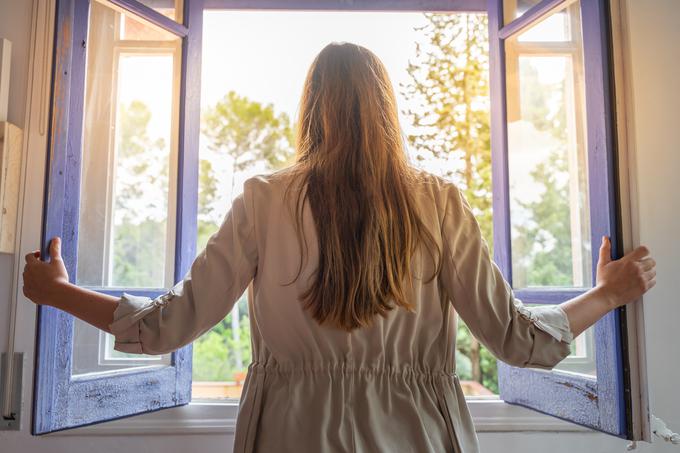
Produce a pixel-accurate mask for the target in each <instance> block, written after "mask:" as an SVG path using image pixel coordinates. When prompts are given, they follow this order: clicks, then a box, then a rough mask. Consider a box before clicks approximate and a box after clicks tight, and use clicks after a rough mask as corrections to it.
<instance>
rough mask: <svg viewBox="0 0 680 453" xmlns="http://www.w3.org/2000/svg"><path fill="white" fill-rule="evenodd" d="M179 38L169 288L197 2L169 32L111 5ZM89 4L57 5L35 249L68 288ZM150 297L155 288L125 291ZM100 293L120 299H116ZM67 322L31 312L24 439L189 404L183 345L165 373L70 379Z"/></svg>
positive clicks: (190, 105) (182, 249)
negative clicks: (32, 351)
mask: <svg viewBox="0 0 680 453" xmlns="http://www.w3.org/2000/svg"><path fill="white" fill-rule="evenodd" d="M111 2H112V3H114V4H116V5H117V6H118V7H120V8H123V9H125V10H126V11H129V12H130V13H134V14H135V15H137V16H140V17H143V18H145V19H146V20H148V21H150V22H152V23H154V24H155V25H157V26H159V27H162V28H164V29H166V30H168V31H169V32H171V33H173V34H175V35H177V36H179V37H181V38H182V61H181V65H182V69H181V73H182V80H181V83H180V111H179V120H180V122H179V124H180V129H179V140H178V143H179V152H178V191H177V192H178V196H177V226H176V227H177V229H176V231H177V238H176V247H175V263H174V265H175V272H174V277H175V280H176V281H178V280H180V279H181V278H182V277H183V276H184V274H185V273H186V272H187V271H188V270H189V267H190V265H191V263H192V262H193V259H194V257H195V251H196V228H197V227H196V222H197V218H196V209H197V199H198V131H199V121H200V80H201V74H200V71H201V69H200V66H201V31H202V24H203V4H202V0H184V16H183V17H184V23H183V24H178V23H176V22H174V21H172V20H171V19H168V18H166V17H164V16H163V15H161V14H160V13H158V12H156V11H155V10H153V9H151V8H149V7H147V6H145V5H143V4H141V3H138V2H136V1H133V0H111ZM89 7H90V1H89V0H58V1H57V10H56V27H55V30H56V31H55V50H54V52H55V54H54V55H55V58H54V66H53V86H52V106H51V109H52V112H51V115H52V122H51V124H50V129H51V131H50V137H51V142H50V147H49V152H48V159H47V167H46V176H45V177H46V181H45V205H44V208H43V234H42V243H41V250H42V254H43V256H46V255H47V247H48V244H49V240H50V238H52V237H54V236H61V237H62V240H63V245H62V254H63V258H64V263H65V264H66V267H67V269H68V272H69V275H70V278H71V280H74V279H75V275H76V266H77V262H76V261H77V243H78V215H79V197H80V166H81V154H82V149H81V137H82V120H83V106H84V99H83V97H84V83H85V57H86V49H85V44H86V42H87V27H88V15H89ZM126 291H128V292H130V293H134V294H138V295H145V296H150V297H155V296H157V295H159V294H162V293H164V292H165V290H164V289H157V290H154V289H149V290H135V289H131V290H126ZM101 292H104V293H108V294H112V295H117V296H118V295H120V294H121V291H108V290H102V291H101ZM73 321H74V318H73V317H72V316H71V315H69V314H67V313H65V312H62V311H60V310H57V309H55V308H52V307H47V306H41V307H39V308H38V320H37V325H38V328H37V341H36V363H35V380H34V400H33V423H32V433H33V434H34V435H37V434H45V433H49V432H53V431H59V430H63V429H68V428H74V427H77V426H83V425H89V424H93V423H97V422H102V421H106V420H112V419H116V418H121V417H125V416H129V415H134V414H140V413H144V412H150V411H154V410H158V409H162V408H166V407H172V406H178V405H182V404H186V403H188V402H189V401H190V400H191V354H192V347H191V345H188V346H185V347H183V348H181V349H179V350H178V351H175V352H174V353H173V354H172V360H171V365H170V366H167V367H163V368H160V369H155V370H139V371H134V370H133V371H130V372H125V373H121V374H119V375H115V376H99V377H79V376H77V377H73V376H72V375H71V369H72V366H71V365H72V363H71V360H72V357H71V356H72V354H71V351H72V349H73Z"/></svg>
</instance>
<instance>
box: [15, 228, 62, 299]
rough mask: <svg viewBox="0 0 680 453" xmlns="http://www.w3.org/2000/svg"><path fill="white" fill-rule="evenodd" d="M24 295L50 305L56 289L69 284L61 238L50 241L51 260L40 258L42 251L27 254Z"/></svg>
mask: <svg viewBox="0 0 680 453" xmlns="http://www.w3.org/2000/svg"><path fill="white" fill-rule="evenodd" d="M23 277H24V287H23V291H24V295H25V296H26V297H28V298H29V299H31V300H32V301H33V302H34V303H36V304H38V305H50V303H49V302H50V299H51V297H52V296H53V295H54V294H55V290H56V289H57V288H59V287H60V286H62V285H68V272H67V271H66V266H64V261H63V260H62V259H61V239H60V238H59V237H55V238H52V240H51V241H50V260H49V261H43V260H41V259H40V251H39V250H36V251H34V252H31V253H29V254H28V255H26V265H25V266H24V273H23Z"/></svg>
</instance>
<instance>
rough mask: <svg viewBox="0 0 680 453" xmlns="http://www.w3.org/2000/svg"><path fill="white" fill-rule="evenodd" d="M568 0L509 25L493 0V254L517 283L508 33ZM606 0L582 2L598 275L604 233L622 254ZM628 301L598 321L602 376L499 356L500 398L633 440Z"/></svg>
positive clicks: (540, 294)
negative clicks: (514, 363)
mask: <svg viewBox="0 0 680 453" xmlns="http://www.w3.org/2000/svg"><path fill="white" fill-rule="evenodd" d="M564 3H565V1H564V0H543V1H542V2H540V3H538V4H537V5H535V6H534V7H532V8H531V9H529V10H528V11H527V12H526V13H525V14H524V15H522V16H521V17H519V18H517V19H515V20H514V21H512V22H510V23H509V24H507V25H504V23H503V0H489V3H488V14H489V53H490V61H491V66H490V72H491V74H490V77H491V80H490V83H491V93H490V94H491V99H492V103H491V125H492V131H491V150H492V174H493V177H492V180H493V211H494V216H493V222H494V255H495V256H494V259H495V261H496V262H497V264H498V266H499V267H500V269H501V271H502V272H503V275H504V276H505V278H506V279H507V280H508V281H509V282H512V265H511V263H512V261H511V259H512V250H511V241H510V203H509V193H508V192H509V191H508V141H507V119H506V92H505V54H504V43H505V41H504V40H505V39H506V38H508V37H510V36H513V35H515V34H516V33H519V32H520V31H522V30H524V29H525V28H526V27H528V26H530V25H531V24H533V23H535V22H536V21H538V20H540V19H541V18H543V17H545V16H546V15H547V14H549V13H550V12H552V11H553V10H555V9H556V8H559V7H560V6H561V5H562V4H564ZM607 5H608V3H607V2H606V1H605V0H581V2H580V8H581V21H582V33H583V47H584V49H583V50H584V53H583V54H584V66H585V89H586V119H587V128H588V131H587V142H588V175H589V192H590V222H591V243H592V244H593V247H592V249H593V250H592V257H591V258H592V273H593V274H592V275H593V281H594V280H595V278H594V277H595V272H596V265H597V259H598V248H599V244H600V238H601V237H602V236H603V235H607V236H610V238H611V240H612V246H613V250H612V254H613V257H614V258H618V257H619V256H620V250H621V242H620V228H619V210H618V206H617V202H618V194H617V190H618V189H617V184H616V182H617V175H616V166H615V162H616V149H615V141H614V133H613V132H614V131H613V123H612V108H613V107H612V101H613V92H612V87H611V84H610V55H609V39H610V36H609V25H608V24H609V11H608V6H607ZM579 293H581V291H579V290H569V289H567V290H564V289H550V288H546V289H538V290H537V289H531V290H517V291H515V294H516V296H517V297H518V298H519V299H521V300H522V301H523V302H525V303H538V304H554V303H560V302H563V301H565V300H567V299H569V298H571V297H573V296H575V295H578V294H579ZM625 319H626V312H625V307H623V308H620V309H617V310H614V311H612V312H610V313H609V314H607V315H606V316H605V317H604V318H602V319H601V320H600V321H598V322H597V323H596V324H595V348H596V352H595V362H596V369H597V377H596V378H591V377H586V376H577V375H574V374H569V373H564V372H559V371H543V370H535V369H534V370H532V369H520V368H515V367H511V366H509V365H507V364H504V363H501V362H499V371H498V378H499V386H500V396H501V398H502V399H503V400H505V401H506V402H508V403H513V404H518V405H522V406H526V407H530V408H533V409H536V410H538V411H540V412H544V413H546V414H550V415H554V416H557V417H560V418H562V419H565V420H568V421H572V422H575V423H577V424H580V425H584V426H588V427H590V428H593V429H596V430H599V431H603V432H606V433H609V434H613V435H615V436H618V437H624V438H631V436H632V426H631V421H630V418H629V417H628V414H630V410H631V409H630V407H631V401H630V394H629V386H628V385H627V382H629V370H628V366H627V362H626V354H624V351H625V349H626V336H625V334H624V333H623V332H625Z"/></svg>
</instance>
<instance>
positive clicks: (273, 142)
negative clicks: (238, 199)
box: [203, 91, 294, 195]
mask: <svg viewBox="0 0 680 453" xmlns="http://www.w3.org/2000/svg"><path fill="white" fill-rule="evenodd" d="M203 123H204V127H203V134H204V135H205V136H206V137H207V138H208V139H209V140H210V147H211V148H212V149H213V150H215V151H217V152H219V153H221V154H225V155H227V156H229V157H230V158H231V159H232V174H236V173H237V172H241V171H244V170H246V169H248V168H250V167H252V166H253V165H255V164H256V163H258V162H262V161H264V162H265V163H267V164H268V166H269V167H270V168H271V169H277V168H281V167H283V166H285V165H287V164H288V163H289V162H290V160H291V158H292V156H293V154H294V152H293V133H292V129H291V126H290V119H289V118H288V115H287V114H285V113H279V114H277V113H276V112H275V111H274V107H273V106H272V105H271V104H268V105H262V104H260V103H259V102H255V101H251V100H250V99H248V98H247V97H245V96H239V95H238V94H236V93H235V92H234V91H230V92H229V93H227V94H226V95H225V96H224V97H223V98H222V100H221V101H219V102H218V103H217V104H216V105H215V106H213V107H212V108H210V109H208V111H207V112H205V114H204V119H203ZM231 189H232V195H233V190H234V183H233V178H232V186H231Z"/></svg>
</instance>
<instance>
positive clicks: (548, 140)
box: [506, 4, 592, 288]
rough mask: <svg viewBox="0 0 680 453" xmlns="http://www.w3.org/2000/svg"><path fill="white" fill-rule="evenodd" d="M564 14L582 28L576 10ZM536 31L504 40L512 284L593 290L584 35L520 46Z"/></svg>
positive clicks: (516, 285)
mask: <svg viewBox="0 0 680 453" xmlns="http://www.w3.org/2000/svg"><path fill="white" fill-rule="evenodd" d="M565 14H568V15H569V17H570V21H571V22H572V23H574V24H578V23H579V22H580V21H579V18H578V15H579V10H578V5H577V4H574V5H572V6H570V7H569V8H568V9H567V10H566V13H565ZM539 25H540V24H539ZM539 25H537V26H536V27H538V26H539ZM536 27H532V29H529V30H527V31H526V32H524V33H522V34H521V35H520V36H516V37H512V38H509V39H508V40H507V41H506V86H507V117H508V170H509V186H510V187H509V198H510V220H511V222H510V223H511V236H512V237H511V241H512V248H511V250H512V272H513V286H514V287H515V288H528V287H577V288H581V287H590V286H591V284H592V258H591V244H590V212H589V201H588V174H587V150H586V123H585V101H584V97H585V96H584V81H583V56H582V52H581V42H580V35H578V34H573V36H572V39H573V41H568V42H566V43H558V44H553V43H551V42H543V43H541V44H540V45H539V46H537V45H536V44H535V43H534V42H532V43H524V42H522V41H521V37H522V35H524V34H525V33H535V31H536V29H537V28H536ZM576 29H578V27H572V30H576ZM533 36H534V37H536V34H534V35H533ZM565 44H567V45H565Z"/></svg>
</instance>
